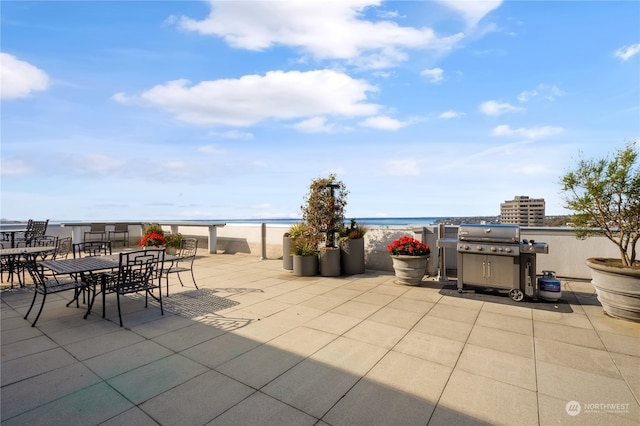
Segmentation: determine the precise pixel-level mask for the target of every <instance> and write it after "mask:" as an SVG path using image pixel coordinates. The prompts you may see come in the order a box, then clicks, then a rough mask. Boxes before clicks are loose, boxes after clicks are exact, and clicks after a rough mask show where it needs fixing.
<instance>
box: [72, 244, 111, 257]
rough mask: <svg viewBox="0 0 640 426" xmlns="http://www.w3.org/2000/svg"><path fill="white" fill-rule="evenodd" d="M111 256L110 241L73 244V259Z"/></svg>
mask: <svg viewBox="0 0 640 426" xmlns="http://www.w3.org/2000/svg"><path fill="white" fill-rule="evenodd" d="M110 254H112V251H111V241H85V242H83V243H75V244H73V258H74V259H76V258H80V257H88V256H106V255H110Z"/></svg>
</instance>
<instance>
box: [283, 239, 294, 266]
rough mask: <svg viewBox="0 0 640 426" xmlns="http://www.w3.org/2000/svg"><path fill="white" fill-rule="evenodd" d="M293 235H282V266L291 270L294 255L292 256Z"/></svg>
mask: <svg viewBox="0 0 640 426" xmlns="http://www.w3.org/2000/svg"><path fill="white" fill-rule="evenodd" d="M291 240H292V238H291V237H282V266H283V267H284V269H286V270H288V271H290V270H292V269H293V256H291Z"/></svg>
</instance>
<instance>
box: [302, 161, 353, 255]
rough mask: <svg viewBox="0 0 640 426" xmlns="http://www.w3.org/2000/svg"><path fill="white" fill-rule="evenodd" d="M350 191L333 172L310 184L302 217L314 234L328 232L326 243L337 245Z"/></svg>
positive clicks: (332, 245) (331, 245) (330, 245)
mask: <svg viewBox="0 0 640 426" xmlns="http://www.w3.org/2000/svg"><path fill="white" fill-rule="evenodd" d="M348 194H349V191H347V188H346V186H345V184H344V183H343V182H342V181H339V180H337V178H336V175H335V174H333V173H331V174H330V175H329V176H328V177H326V178H318V179H315V180H313V181H312V182H311V185H309V193H308V194H307V195H306V197H305V202H306V203H305V204H304V205H302V206H301V209H302V218H303V219H304V221H305V222H306V223H307V225H308V227H309V232H310V233H311V234H313V235H320V234H326V245H327V246H329V247H335V237H334V235H335V232H336V231H337V230H338V229H339V228H340V226H342V225H343V223H344V209H345V206H346V205H347V195H348Z"/></svg>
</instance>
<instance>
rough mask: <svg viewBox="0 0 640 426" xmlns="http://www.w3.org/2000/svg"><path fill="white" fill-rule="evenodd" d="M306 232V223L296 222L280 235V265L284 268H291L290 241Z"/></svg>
mask: <svg viewBox="0 0 640 426" xmlns="http://www.w3.org/2000/svg"><path fill="white" fill-rule="evenodd" d="M306 232H307V225H306V224H305V223H304V222H298V223H294V224H293V225H291V227H290V228H289V230H288V231H287V232H285V233H284V235H283V236H282V266H283V267H284V269H287V270H289V271H290V270H292V269H293V255H292V254H291V244H292V241H293V240H295V239H296V238H298V237H301V236H303V235H304V234H305V233H306Z"/></svg>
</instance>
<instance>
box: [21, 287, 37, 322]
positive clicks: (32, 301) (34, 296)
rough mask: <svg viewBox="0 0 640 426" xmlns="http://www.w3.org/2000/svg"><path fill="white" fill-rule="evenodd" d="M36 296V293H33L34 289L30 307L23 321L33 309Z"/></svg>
mask: <svg viewBox="0 0 640 426" xmlns="http://www.w3.org/2000/svg"><path fill="white" fill-rule="evenodd" d="M36 296H38V292H37V291H35V289H34V290H33V300H31V306H29V310H28V311H27V313H26V314H25V315H24V319H27V317H28V316H29V314H30V313H31V309H33V305H34V304H35V303H36Z"/></svg>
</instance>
